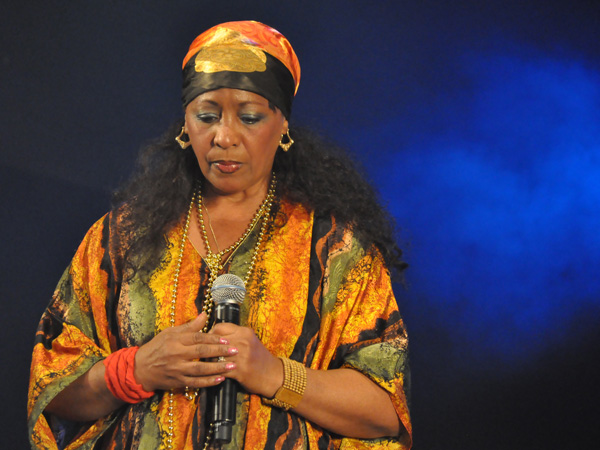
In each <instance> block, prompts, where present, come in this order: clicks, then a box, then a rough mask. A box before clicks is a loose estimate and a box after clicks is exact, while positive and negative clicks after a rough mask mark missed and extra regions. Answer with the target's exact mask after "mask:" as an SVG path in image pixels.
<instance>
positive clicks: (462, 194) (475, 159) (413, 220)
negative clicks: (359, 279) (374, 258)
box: [352, 50, 600, 362]
mask: <svg viewBox="0 0 600 450" xmlns="http://www.w3.org/2000/svg"><path fill="white" fill-rule="evenodd" d="M459 67H460V71H461V72H462V73H460V74H459V75H460V76H461V77H462V79H465V80H467V82H466V83H465V86H466V87H464V88H463V90H462V91H460V92H457V91H453V92H452V94H451V95H450V94H449V95H448V96H447V97H443V98H439V97H438V98H431V99H428V100H427V99H425V101H424V102H423V104H421V105H414V108H413V110H414V111H415V117H418V118H419V119H416V120H414V121H412V122H411V120H410V118H406V117H393V119H392V120H390V121H389V122H387V123H384V124H381V125H379V126H377V127H373V128H369V129H366V130H365V129H363V130H360V131H356V132H355V134H353V136H352V138H353V140H354V142H355V143H356V144H355V147H358V148H359V149H365V150H367V149H369V148H378V149H382V148H386V147H387V148H389V143H390V142H395V143H397V142H401V143H404V145H398V146H397V147H396V148H395V149H394V151H390V152H388V153H384V154H381V153H379V154H378V155H375V154H374V153H371V154H370V156H371V158H366V159H365V161H364V162H365V165H366V166H367V170H368V171H369V172H370V173H371V174H372V176H373V179H374V180H375V182H376V184H377V185H378V188H379V189H380V191H381V193H382V197H383V198H384V200H386V201H387V202H388V203H389V204H390V208H391V211H392V214H393V215H394V216H395V217H396V219H397V221H398V224H399V226H400V227H401V228H402V230H403V232H404V236H403V237H404V238H405V239H407V240H408V241H409V242H410V248H409V252H408V254H407V257H408V260H409V263H410V264H411V268H410V271H409V275H408V278H409V280H410V284H411V288H410V289H411V292H412V294H411V297H412V298H413V301H419V302H423V304H422V305H421V306H419V307H424V308H428V309H430V311H431V312H432V314H434V315H435V316H436V319H435V320H436V321H437V322H438V324H439V326H440V327H445V328H447V335H448V336H450V338H451V339H456V342H454V344H455V346H458V345H464V344H465V343H468V346H469V350H467V353H469V355H470V356H471V357H473V358H476V359H478V360H481V359H482V358H483V359H485V358H490V360H491V359H492V358H493V359H497V358H500V359H501V360H503V361H506V362H514V361H523V360H525V359H527V358H531V357H532V356H535V355H536V354H538V353H539V352H541V351H544V350H547V349H548V348H549V347H551V346H552V345H554V344H556V343H557V342H558V340H561V339H565V338H567V336H566V335H565V334H566V333H567V332H573V330H574V329H577V327H576V326H575V327H573V323H572V322H573V321H574V320H577V318H578V317H581V315H582V314H583V315H585V314H594V315H595V316H596V317H600V276H599V271H600V73H598V72H596V71H594V70H592V69H590V68H586V67H585V65H584V64H583V63H581V62H578V61H576V60H573V59H567V58H557V57H549V56H545V55H541V54H536V53H535V52H534V51H531V50H527V51H521V50H515V51H514V52H506V53H503V54H481V53H480V54H470V55H467V56H465V57H464V59H463V60H462V61H461V64H459ZM419 120H420V122H419ZM431 130H433V132H431ZM371 162H376V163H377V165H376V166H375V165H373V164H371ZM381 167H385V168H386V169H385V170H383V171H382V170H381ZM417 299H418V300H417ZM415 308H417V306H415ZM568 330H570V331H568ZM579 331H580V332H582V333H583V332H585V330H579Z"/></svg>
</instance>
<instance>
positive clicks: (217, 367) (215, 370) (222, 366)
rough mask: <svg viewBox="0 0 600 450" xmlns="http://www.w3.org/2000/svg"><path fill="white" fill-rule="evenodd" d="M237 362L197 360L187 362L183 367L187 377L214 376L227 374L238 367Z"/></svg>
mask: <svg viewBox="0 0 600 450" xmlns="http://www.w3.org/2000/svg"><path fill="white" fill-rule="evenodd" d="M236 367H237V366H236V364H235V363H234V362H232V361H222V362H220V361H215V362H205V361H195V362H190V363H188V364H186V365H185V366H184V367H183V368H182V373H183V375H184V376H185V377H199V378H202V377H209V378H210V377H214V376H218V375H222V376H224V375H226V374H227V373H229V372H231V371H232V370H234V369H236Z"/></svg>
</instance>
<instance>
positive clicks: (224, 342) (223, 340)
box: [219, 337, 229, 345]
mask: <svg viewBox="0 0 600 450" xmlns="http://www.w3.org/2000/svg"><path fill="white" fill-rule="evenodd" d="M219 342H220V343H221V344H225V345H227V344H229V341H228V340H227V339H225V338H223V337H222V338H221V339H220V340H219Z"/></svg>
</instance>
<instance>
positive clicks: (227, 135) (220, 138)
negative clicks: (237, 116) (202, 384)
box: [213, 117, 240, 149]
mask: <svg viewBox="0 0 600 450" xmlns="http://www.w3.org/2000/svg"><path fill="white" fill-rule="evenodd" d="M239 140H240V136H239V131H238V129H237V126H236V124H235V121H234V120H232V119H230V118H226V117H222V118H221V120H220V121H219V123H218V124H217V125H216V128H215V136H214V138H213V143H214V145H215V146H216V147H219V148H222V149H227V148H229V147H236V146H237V145H238V144H239Z"/></svg>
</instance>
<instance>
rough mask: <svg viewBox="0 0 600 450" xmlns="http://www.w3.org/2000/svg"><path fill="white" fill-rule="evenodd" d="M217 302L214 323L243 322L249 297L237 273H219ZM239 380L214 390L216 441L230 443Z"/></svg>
mask: <svg viewBox="0 0 600 450" xmlns="http://www.w3.org/2000/svg"><path fill="white" fill-rule="evenodd" d="M210 292H211V294H212V298H213V301H214V302H215V305H216V310H215V323H221V322H227V323H233V324H235V325H239V324H240V304H241V303H242V302H243V301H244V297H245V296H246V287H245V286H244V282H243V281H242V279H241V278H240V277H238V276H237V275H233V274H231V273H226V274H224V275H219V276H218V277H217V278H216V279H215V281H214V282H213V285H212V288H211V290H210ZM237 387H238V382H237V381H235V380H232V379H231V378H225V380H224V381H223V382H222V383H221V384H219V385H218V386H215V387H214V388H213V389H214V390H213V416H212V423H213V426H214V428H213V432H214V434H213V439H214V440H215V441H216V442H221V443H228V442H231V435H232V429H233V425H234V424H235V403H236V396H237Z"/></svg>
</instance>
